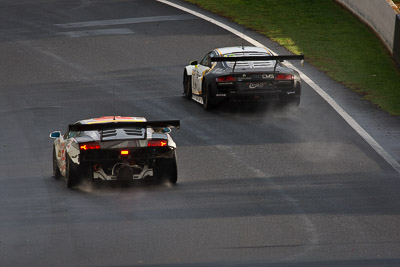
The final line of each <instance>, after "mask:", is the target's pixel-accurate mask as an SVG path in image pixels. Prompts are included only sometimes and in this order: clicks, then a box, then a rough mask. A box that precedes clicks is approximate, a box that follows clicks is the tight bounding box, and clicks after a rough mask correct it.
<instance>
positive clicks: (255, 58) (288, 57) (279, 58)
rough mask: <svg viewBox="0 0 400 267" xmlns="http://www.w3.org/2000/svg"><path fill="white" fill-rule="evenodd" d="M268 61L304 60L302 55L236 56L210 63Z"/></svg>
mask: <svg viewBox="0 0 400 267" xmlns="http://www.w3.org/2000/svg"><path fill="white" fill-rule="evenodd" d="M269 60H277V61H283V60H304V55H298V56H297V55H282V56H244V57H241V56H238V57H211V61H212V62H220V61H230V62H236V61H269Z"/></svg>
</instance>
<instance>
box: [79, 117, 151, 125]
mask: <svg viewBox="0 0 400 267" xmlns="http://www.w3.org/2000/svg"><path fill="white" fill-rule="evenodd" d="M145 121H146V118H144V117H122V116H103V117H99V118H92V119H85V120H80V121H77V122H76V123H75V124H95V123H108V122H145Z"/></svg>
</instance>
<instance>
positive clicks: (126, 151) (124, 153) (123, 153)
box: [121, 150, 129, 156]
mask: <svg viewBox="0 0 400 267" xmlns="http://www.w3.org/2000/svg"><path fill="white" fill-rule="evenodd" d="M128 155H129V150H121V156H128Z"/></svg>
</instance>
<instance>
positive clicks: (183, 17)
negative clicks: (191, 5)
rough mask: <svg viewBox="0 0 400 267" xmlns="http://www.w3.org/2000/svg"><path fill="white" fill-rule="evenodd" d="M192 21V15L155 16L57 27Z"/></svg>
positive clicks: (94, 21)
mask: <svg viewBox="0 0 400 267" xmlns="http://www.w3.org/2000/svg"><path fill="white" fill-rule="evenodd" d="M190 19H196V17H193V16H192V15H174V16H155V17H141V18H126V19H109V20H93V21H82V22H72V23H64V24H55V25H56V26H58V27H61V28H80V27H97V26H110V25H125V24H135V23H146V22H159V21H173V20H190Z"/></svg>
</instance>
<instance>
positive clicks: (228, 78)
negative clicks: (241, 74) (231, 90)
mask: <svg viewBox="0 0 400 267" xmlns="http://www.w3.org/2000/svg"><path fill="white" fill-rule="evenodd" d="M216 80H217V82H219V83H224V82H236V77H234V76H231V75H229V76H221V77H217V79H216Z"/></svg>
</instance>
